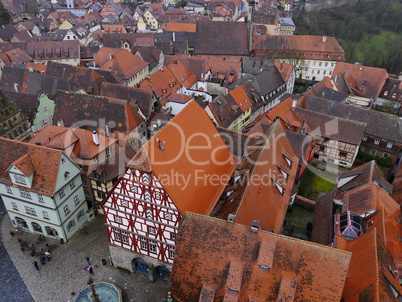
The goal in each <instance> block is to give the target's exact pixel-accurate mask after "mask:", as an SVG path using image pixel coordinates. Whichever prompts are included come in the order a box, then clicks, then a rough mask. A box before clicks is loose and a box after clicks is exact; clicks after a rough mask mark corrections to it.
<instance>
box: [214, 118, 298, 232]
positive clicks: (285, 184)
mask: <svg viewBox="0 0 402 302" xmlns="http://www.w3.org/2000/svg"><path fill="white" fill-rule="evenodd" d="M247 152H248V155H247V156H245V158H244V159H243V162H242V163H241V164H240V165H239V167H238V170H237V171H236V172H235V174H234V175H233V176H234V177H235V178H236V176H238V177H239V179H238V180H237V181H235V183H234V184H233V185H232V186H228V187H227V188H226V190H225V192H226V198H225V199H224V200H223V202H222V204H221V206H220V208H219V209H218V210H217V213H216V215H215V216H216V217H219V218H222V219H227V217H228V214H233V215H235V221H236V222H237V223H241V224H244V225H248V224H249V223H250V221H252V220H259V221H260V223H261V228H263V229H264V230H268V231H271V232H274V233H280V231H281V228H282V225H283V221H284V219H285V215H286V211H287V208H288V204H289V199H290V196H291V194H292V189H293V183H294V180H295V175H296V172H297V169H298V163H299V159H298V158H296V156H295V154H294V152H293V149H292V147H291V145H290V143H289V141H288V139H287V137H286V134H285V133H284V130H283V129H282V126H281V124H280V123H279V122H275V123H274V124H273V125H272V126H270V127H269V129H268V130H267V131H265V132H264V134H263V136H262V139H260V140H259V141H256V143H255V145H254V146H251V147H249V149H248V151H246V153H247ZM288 161H289V162H288ZM284 175H286V178H285V176H284Z"/></svg>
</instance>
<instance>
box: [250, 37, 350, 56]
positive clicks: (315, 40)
mask: <svg viewBox="0 0 402 302" xmlns="http://www.w3.org/2000/svg"><path fill="white" fill-rule="evenodd" d="M252 49H253V51H254V52H256V53H258V52H271V53H283V52H285V54H284V56H286V55H289V54H290V55H291V56H294V53H298V54H299V55H300V56H303V58H304V59H310V60H317V59H320V60H331V61H345V52H344V51H343V49H342V47H341V46H340V45H339V43H338V42H337V41H336V39H335V38H334V37H322V36H308V35H301V36H296V35H293V36H287V35H280V36H270V35H254V36H253V45H252ZM317 54H318V56H317Z"/></svg>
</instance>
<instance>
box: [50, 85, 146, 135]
mask: <svg viewBox="0 0 402 302" xmlns="http://www.w3.org/2000/svg"><path fill="white" fill-rule="evenodd" d="M53 100H54V102H55V110H54V116H53V120H54V121H59V120H62V121H63V122H64V125H65V126H66V127H72V126H75V127H79V126H80V125H81V126H87V128H88V129H91V130H96V129H97V128H100V127H101V125H100V123H101V122H104V123H105V124H107V125H109V127H110V129H111V130H116V131H119V132H122V133H126V134H128V133H129V132H130V131H132V130H133V129H134V128H136V127H137V126H138V125H139V124H140V123H141V122H142V119H141V118H140V116H139V114H138V113H137V112H136V111H135V110H134V109H133V108H132V107H131V106H130V104H129V102H128V101H126V100H119V99H114V98H107V97H102V96H92V95H87V94H81V93H73V92H66V91H59V92H58V93H57V95H56V96H55V98H54V99H53Z"/></svg>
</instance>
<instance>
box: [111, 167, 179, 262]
mask: <svg viewBox="0 0 402 302" xmlns="http://www.w3.org/2000/svg"><path fill="white" fill-rule="evenodd" d="M103 209H104V214H105V223H106V228H107V231H108V237H109V242H110V243H111V244H113V245H115V246H119V247H123V248H125V249H129V250H131V251H133V252H135V253H138V254H142V255H146V256H149V257H152V258H155V259H158V260H160V261H163V262H166V263H173V258H174V243H175V238H176V234H177V228H178V225H179V222H180V219H181V216H182V215H181V214H180V213H179V211H178V210H177V208H176V207H175V205H174V203H173V202H172V200H171V199H170V197H169V195H168V193H167V192H166V190H165V189H164V188H163V186H162V185H161V183H160V182H159V181H158V179H157V178H156V176H155V175H154V173H152V172H144V171H140V170H136V169H131V168H127V169H126V172H125V173H124V175H123V176H122V177H121V178H120V179H119V181H118V182H117V184H116V186H115V187H114V190H113V192H111V194H110V195H109V196H108V198H107V200H106V201H105V203H104V204H103Z"/></svg>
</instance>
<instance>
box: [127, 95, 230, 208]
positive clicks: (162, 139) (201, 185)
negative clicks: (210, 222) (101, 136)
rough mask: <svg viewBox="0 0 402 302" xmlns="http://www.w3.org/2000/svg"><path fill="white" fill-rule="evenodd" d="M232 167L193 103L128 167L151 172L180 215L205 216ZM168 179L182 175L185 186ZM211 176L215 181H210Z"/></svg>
mask: <svg viewBox="0 0 402 302" xmlns="http://www.w3.org/2000/svg"><path fill="white" fill-rule="evenodd" d="M194 117H197V123H194ZM160 146H162V147H163V148H161V147H160ZM200 146H205V148H203V149H200ZM235 165H236V160H235V159H234V158H233V156H232V155H231V153H230V151H229V149H228V148H227V147H226V145H225V143H224V142H223V140H222V139H221V137H220V136H219V134H218V133H217V130H216V128H215V127H214V125H213V124H212V122H211V120H210V119H209V117H208V115H207V114H206V113H205V111H204V110H203V109H202V108H201V107H200V106H199V105H198V104H197V103H196V102H195V101H193V102H191V103H190V104H189V105H187V106H186V107H185V108H184V109H183V110H182V111H181V112H180V113H179V114H178V115H176V116H175V117H174V118H173V119H172V120H171V121H170V122H169V123H168V124H167V125H166V126H164V127H163V128H162V129H161V130H159V132H157V134H155V135H154V136H153V137H152V138H151V139H150V140H149V141H148V142H147V143H146V144H145V145H144V146H143V147H142V148H141V150H140V151H139V152H138V153H137V154H136V156H135V157H134V158H133V159H132V160H131V161H130V163H129V164H128V167H129V168H133V169H139V170H146V171H149V172H151V171H152V172H153V173H154V174H155V176H156V177H157V178H158V180H159V181H160V182H161V184H162V185H163V186H164V188H165V190H166V191H167V192H168V194H169V196H170V198H171V199H172V200H173V202H174V203H175V205H176V206H177V208H178V209H179V211H180V213H182V214H184V213H185V212H186V211H190V212H195V213H202V214H206V215H209V214H210V213H211V211H212V210H213V208H214V207H215V205H216V203H217V201H218V199H219V197H220V196H221V194H222V191H223V190H224V188H225V185H226V183H227V181H228V180H229V178H230V175H231V174H232V172H233V170H234V168H235ZM169 175H182V177H184V178H185V179H186V180H187V185H185V186H183V183H180V182H176V181H173V179H170V181H169V179H167V178H169ZM212 175H214V177H215V178H216V177H218V179H219V181H217V182H215V181H210V179H209V177H211V176H212Z"/></svg>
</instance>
